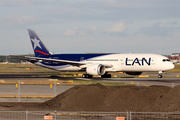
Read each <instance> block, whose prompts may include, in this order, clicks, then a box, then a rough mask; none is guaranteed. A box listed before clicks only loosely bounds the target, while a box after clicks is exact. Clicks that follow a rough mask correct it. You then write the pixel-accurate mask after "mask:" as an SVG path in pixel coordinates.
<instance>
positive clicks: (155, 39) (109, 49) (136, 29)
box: [0, 0, 180, 55]
mask: <svg viewBox="0 0 180 120" xmlns="http://www.w3.org/2000/svg"><path fill="white" fill-rule="evenodd" d="M179 11H180V0H1V1H0V41H1V43H0V55H9V54H10V55H19V54H29V53H31V54H33V49H32V45H31V42H30V38H29V35H28V32H27V29H32V30H34V31H35V32H36V33H37V34H38V36H39V37H40V39H41V40H42V41H43V43H44V44H45V45H46V47H47V48H48V49H49V51H51V52H52V53H157V54H172V53H180V13H179Z"/></svg>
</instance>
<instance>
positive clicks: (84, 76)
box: [82, 74, 93, 78]
mask: <svg viewBox="0 0 180 120" xmlns="http://www.w3.org/2000/svg"><path fill="white" fill-rule="evenodd" d="M92 77H93V76H92V75H88V74H83V75H82V78H92Z"/></svg>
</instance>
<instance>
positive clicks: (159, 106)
mask: <svg viewBox="0 0 180 120" xmlns="http://www.w3.org/2000/svg"><path fill="white" fill-rule="evenodd" d="M155 110H156V111H164V112H168V111H173V112H179V111H180V86H176V87H174V88H172V89H170V90H169V91H167V92H165V93H164V94H162V95H161V96H159V97H158V98H157V100H156V103H155Z"/></svg>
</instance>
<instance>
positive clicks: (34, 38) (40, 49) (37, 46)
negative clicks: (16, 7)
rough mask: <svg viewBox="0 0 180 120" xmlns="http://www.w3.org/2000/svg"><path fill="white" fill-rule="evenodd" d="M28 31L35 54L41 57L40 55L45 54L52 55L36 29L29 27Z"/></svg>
mask: <svg viewBox="0 0 180 120" xmlns="http://www.w3.org/2000/svg"><path fill="white" fill-rule="evenodd" d="M28 32H29V37H30V40H31V43H32V47H33V50H34V54H35V56H36V57H39V56H44V55H50V53H49V50H48V49H47V48H46V46H45V45H44V44H43V42H42V41H41V39H40V38H39V37H38V35H37V34H36V33H35V31H33V30H30V29H28Z"/></svg>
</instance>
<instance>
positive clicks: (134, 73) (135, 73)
mask: <svg viewBox="0 0 180 120" xmlns="http://www.w3.org/2000/svg"><path fill="white" fill-rule="evenodd" d="M125 73H126V74H128V75H141V74H142V72H125Z"/></svg>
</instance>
